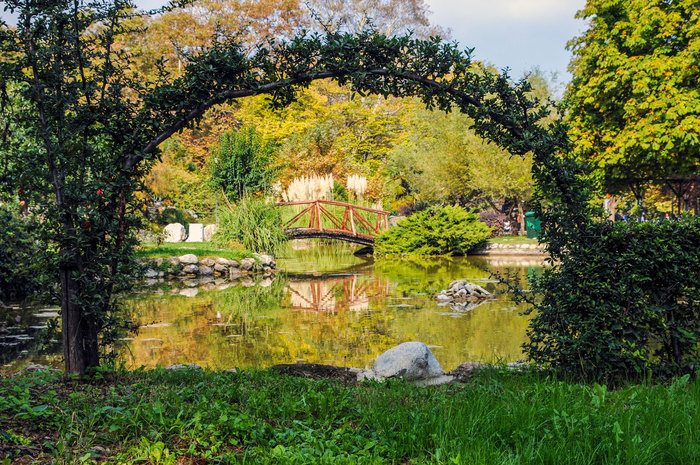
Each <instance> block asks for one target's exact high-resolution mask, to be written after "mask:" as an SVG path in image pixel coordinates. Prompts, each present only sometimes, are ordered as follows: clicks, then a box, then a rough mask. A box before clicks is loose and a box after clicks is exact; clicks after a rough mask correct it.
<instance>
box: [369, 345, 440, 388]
mask: <svg viewBox="0 0 700 465" xmlns="http://www.w3.org/2000/svg"><path fill="white" fill-rule="evenodd" d="M372 370H373V371H374V373H375V374H376V375H377V376H380V377H382V378H392V377H403V378H406V379H408V380H414V379H428V378H437V377H439V376H442V375H443V374H444V372H443V371H442V368H440V363H438V361H437V359H436V358H435V356H434V355H433V353H432V352H431V351H430V349H429V348H428V346H426V345H425V344H423V343H422V342H404V343H403V344H399V345H398V346H396V347H392V348H391V349H389V350H387V351H386V352H384V353H383V354H382V355H380V356H379V357H378V358H377V360H376V361H375V362H374V367H373V368H372Z"/></svg>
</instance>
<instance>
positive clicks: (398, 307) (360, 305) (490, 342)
mask: <svg viewBox="0 0 700 465" xmlns="http://www.w3.org/2000/svg"><path fill="white" fill-rule="evenodd" d="M277 263H278V267H279V268H280V269H281V270H284V273H279V274H277V275H276V276H275V277H274V278H272V279H270V278H267V279H264V278H262V277H259V278H256V279H255V280H250V279H248V280H243V281H239V282H234V283H232V284H218V285H217V284H215V283H210V284H209V285H208V286H205V287H200V288H194V287H193V288H188V287H186V286H183V285H182V284H176V285H172V284H171V285H170V287H169V288H161V289H159V290H154V289H153V288H150V289H148V290H145V291H143V292H142V293H139V294H136V295H133V296H130V297H127V298H126V299H124V304H125V306H126V308H127V309H128V311H129V313H130V314H131V316H132V318H133V319H135V320H136V321H137V322H139V323H140V324H141V325H142V326H141V329H140V330H139V332H138V334H135V335H132V337H131V338H128V339H127V340H125V341H124V346H123V347H122V348H120V349H119V351H120V353H121V354H122V355H123V358H124V360H125V362H126V364H127V367H139V366H146V367H153V366H155V365H157V364H160V365H163V366H165V365H169V364H173V363H197V364H199V365H202V366H207V367H211V368H213V369H226V368H232V367H251V366H256V367H267V366H270V365H273V364H276V363H294V362H308V363H327V364H334V365H344V366H357V367H369V366H371V364H372V362H373V360H374V359H375V358H376V357H377V356H378V355H379V354H381V353H382V352H383V351H385V350H387V349H388V348H390V347H392V346H394V345H397V344H399V343H402V342H406V341H421V342H424V343H426V344H428V345H429V346H430V347H431V348H432V350H433V353H434V354H435V356H436V357H437V359H438V360H439V362H440V364H441V365H442V367H443V369H445V370H450V369H452V368H455V367H456V366H457V365H459V364H460V363H463V362H465V361H481V362H511V361H517V360H519V359H521V358H522V351H521V347H520V346H521V344H522V343H523V342H524V341H525V339H526V334H525V330H526V327H527V317H524V316H521V315H520V314H519V313H520V311H522V310H524V307H522V306H519V305H516V304H515V303H514V302H513V301H512V299H511V298H510V297H509V296H508V295H505V294H503V290H504V289H503V287H502V286H500V285H498V284H497V283H495V282H494V281H493V279H492V278H491V276H490V274H489V272H493V271H496V272H499V273H501V274H505V273H510V275H511V276H512V277H513V278H514V279H516V280H517V281H519V282H521V283H525V282H526V277H527V276H528V274H533V273H538V272H539V270H540V269H541V266H542V262H541V260H538V259H533V258H508V259H505V258H475V257H459V258H435V259H422V258H413V259H403V260H402V259H390V260H373V259H372V258H359V257H355V256H353V255H352V246H350V245H346V244H326V245H319V243H318V242H296V243H295V244H293V245H292V246H291V247H290V248H288V250H287V251H286V252H285V253H284V254H283V256H282V257H280V258H279V259H278V260H277ZM456 279H468V280H470V281H472V282H475V283H478V284H480V285H482V286H484V287H485V288H486V289H487V290H489V291H490V292H492V293H498V294H499V296H498V298H497V299H495V300H493V301H488V302H486V303H484V304H482V305H480V306H478V307H476V308H474V309H471V310H469V311H458V310H455V309H452V308H450V306H449V305H447V306H439V305H438V304H437V302H436V301H435V300H434V298H433V297H432V295H434V294H435V293H437V292H439V291H440V290H442V289H446V288H447V287H448V285H449V284H450V282H451V281H453V280H456Z"/></svg>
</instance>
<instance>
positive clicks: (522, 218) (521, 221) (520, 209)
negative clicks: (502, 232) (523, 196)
mask: <svg viewBox="0 0 700 465" xmlns="http://www.w3.org/2000/svg"><path fill="white" fill-rule="evenodd" d="M518 223H519V224H520V231H519V232H518V235H520V236H524V235H525V234H527V233H526V232H525V212H524V211H523V203H522V202H521V201H520V199H518Z"/></svg>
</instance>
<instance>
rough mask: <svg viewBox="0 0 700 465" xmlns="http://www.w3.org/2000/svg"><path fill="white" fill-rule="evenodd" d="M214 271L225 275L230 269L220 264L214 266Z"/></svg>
mask: <svg viewBox="0 0 700 465" xmlns="http://www.w3.org/2000/svg"><path fill="white" fill-rule="evenodd" d="M214 271H215V272H217V273H222V274H223V273H226V272H227V271H228V268H226V267H225V266H224V265H220V264H219V263H217V264H216V265H214Z"/></svg>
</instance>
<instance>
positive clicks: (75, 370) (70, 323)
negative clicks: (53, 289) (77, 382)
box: [59, 264, 86, 377]
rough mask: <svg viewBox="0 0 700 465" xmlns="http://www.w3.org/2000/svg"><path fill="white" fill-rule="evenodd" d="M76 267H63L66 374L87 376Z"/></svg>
mask: <svg viewBox="0 0 700 465" xmlns="http://www.w3.org/2000/svg"><path fill="white" fill-rule="evenodd" d="M76 269H77V267H76V266H69V265H68V264H63V265H61V268H60V270H59V274H60V277H61V323H62V328H61V331H62V333H63V357H64V361H65V370H66V374H77V375H79V376H80V377H83V376H84V375H85V365H86V364H85V352H84V350H83V338H82V334H81V333H82V331H81V326H82V325H81V312H80V308H79V307H78V306H77V305H76V303H75V300H76V295H77V293H78V289H77V287H78V286H77V283H76V282H75V280H74V279H73V276H72V274H73V272H74V271H75V270H76Z"/></svg>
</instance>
